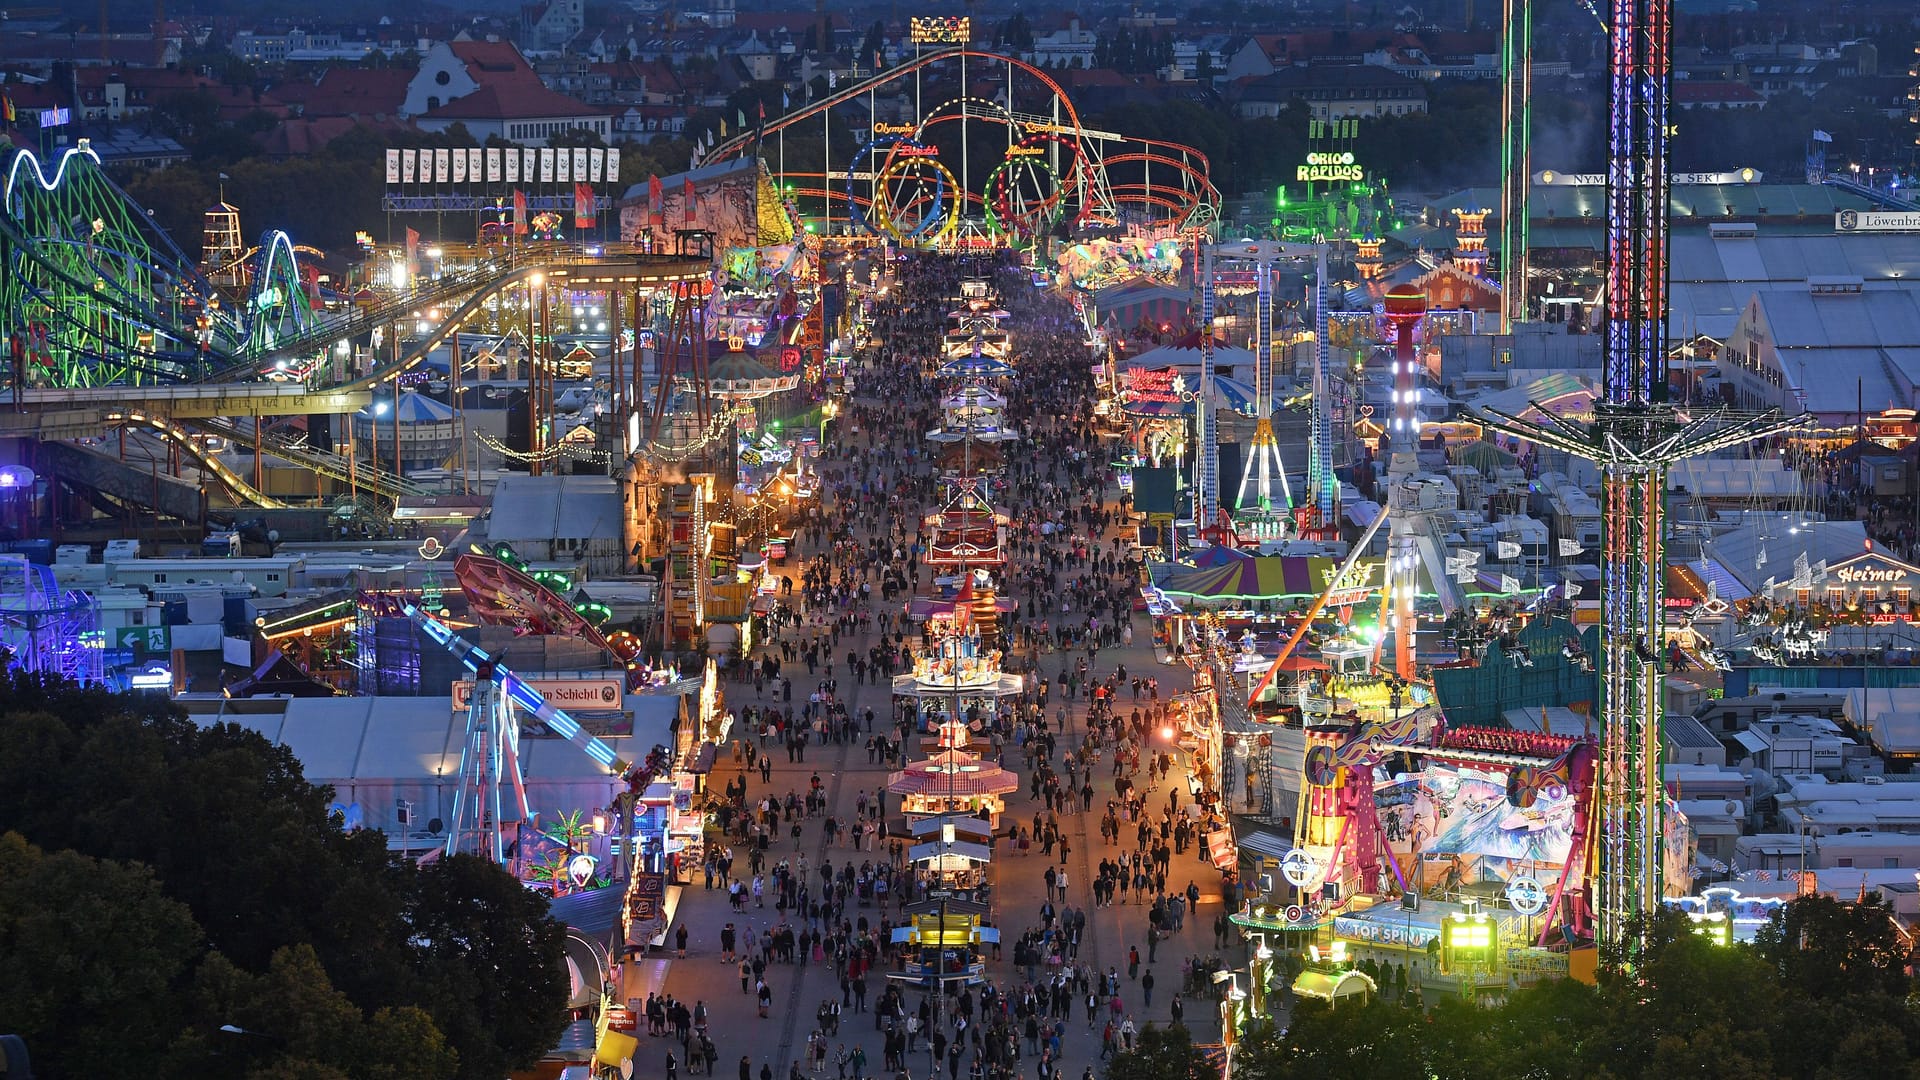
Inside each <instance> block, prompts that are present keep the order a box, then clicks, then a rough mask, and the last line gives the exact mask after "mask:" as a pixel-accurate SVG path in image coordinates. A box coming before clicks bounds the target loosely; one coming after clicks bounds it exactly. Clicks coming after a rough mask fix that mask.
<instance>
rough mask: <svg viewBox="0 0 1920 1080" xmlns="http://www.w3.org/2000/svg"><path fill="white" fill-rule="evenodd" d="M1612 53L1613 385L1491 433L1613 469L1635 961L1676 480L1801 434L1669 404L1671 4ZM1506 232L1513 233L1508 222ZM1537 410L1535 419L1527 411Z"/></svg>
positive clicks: (1657, 882) (1627, 32)
mask: <svg viewBox="0 0 1920 1080" xmlns="http://www.w3.org/2000/svg"><path fill="white" fill-rule="evenodd" d="M1607 31H1608V43H1609V59H1608V70H1609V85H1608V158H1607V298H1606V299H1607V331H1606V333H1607V340H1606V365H1605V369H1604V375H1603V378H1604V381H1605V386H1604V387H1603V388H1602V394H1601V396H1600V398H1599V399H1598V400H1596V401H1595V402H1594V406H1593V419H1592V420H1591V421H1590V422H1579V421H1571V420H1566V419H1563V418H1558V417H1554V416H1552V415H1541V416H1539V418H1538V419H1537V420H1528V419H1522V418H1521V417H1520V416H1517V415H1513V414H1508V413H1503V412H1499V411H1497V410H1491V409H1488V410H1483V415H1484V416H1485V417H1486V419H1487V423H1488V424H1489V425H1490V426H1492V427H1494V428H1496V429H1498V430H1500V431H1503V432H1506V433H1508V434H1511V435H1514V436H1516V437H1518V438H1522V439H1526V440H1529V441H1532V442H1535V443H1539V444H1540V445H1542V446H1546V447H1549V448H1552V449H1556V450H1561V451H1565V452H1567V453H1570V454H1574V455H1577V456H1580V457H1584V458H1587V459H1588V460H1591V461H1593V462H1594V463H1596V464H1597V465H1598V466H1599V467H1600V472H1601V476H1602V484H1603V496H1602V502H1601V515H1602V530H1603V536H1604V540H1603V549H1604V550H1603V554H1602V565H1601V576H1602V579H1603V581H1604V582H1605V585H1604V591H1603V593H1602V599H1601V604H1602V607H1601V619H1602V622H1603V623H1604V631H1603V634H1602V641H1603V643H1604V644H1603V645H1602V657H1601V660H1602V663H1601V669H1600V714H1601V761H1600V770H1599V771H1600V776H1599V798H1600V800H1601V803H1600V806H1601V821H1602V825H1601V836H1600V841H1599V847H1600V869H1599V875H1598V879H1597V885H1598V888H1597V890H1596V891H1597V894H1598V904H1597V906H1598V909H1599V911H1598V930H1597V932H1598V934H1599V937H1600V940H1601V941H1602V942H1605V943H1609V944H1614V945H1619V946H1623V947H1624V950H1625V951H1624V960H1625V962H1626V963H1628V964H1632V963H1633V962H1634V958H1635V957H1636V955H1637V953H1638V943H1637V942H1636V941H1635V940H1634V938H1633V931H1634V929H1635V927H1636V926H1637V924H1638V922H1639V920H1641V919H1643V918H1644V917H1645V916H1647V915H1648V914H1650V913H1651V912H1652V911H1653V910H1654V909H1655V908H1656V907H1657V906H1658V905H1659V903H1660V897H1661V893H1662V888H1661V885H1662V882H1661V877H1662V870H1661V858H1662V839H1663V835H1664V825H1665V817H1666V813H1665V809H1666V804H1665V788H1664V782H1663V778H1662V775H1661V747H1660V705H1661V692H1660V691H1661V686H1660V681H1661V677H1662V675H1663V672H1662V670H1661V666H1660V662H1659V656H1660V632H1661V627H1662V623H1663V613H1662V610H1661V609H1662V601H1663V596H1662V593H1663V591H1664V588H1663V585H1664V582H1663V572H1664V569H1665V562H1666V550H1665V549H1666V537H1665V528H1666V522H1665V520H1664V518H1663V515H1662V508H1663V503H1662V498H1663V496H1664V495H1665V493H1666V487H1667V469H1668V467H1669V466H1670V465H1671V464H1672V463H1673V462H1675V461H1677V460H1680V459H1681V458H1687V457H1694V456H1696V455H1700V454H1707V453H1711V452H1713V451H1715V450H1720V449H1724V448H1726V447H1730V446H1735V445H1738V444H1741V443H1745V442H1749V441H1752V440H1754V439H1757V438H1761V437H1763V436H1766V435H1769V434H1772V433H1773V432H1776V431H1779V430H1782V429H1784V428H1786V427H1790V426H1793V424H1795V423H1797V419H1796V420H1790V421H1783V420H1781V419H1780V418H1779V416H1778V413H1777V412H1771V411H1770V412H1768V413H1766V414H1762V415H1759V416H1751V415H1750V416H1743V417H1730V416H1726V415H1724V414H1718V413H1714V414H1697V413H1690V412H1688V411H1685V410H1681V409H1677V408H1675V407H1674V406H1673V404H1672V403H1671V402H1669V401H1668V400H1667V214H1668V197H1669V188H1670V181H1669V177H1668V171H1667V166H1668V157H1669V154H1668V143H1667V138H1668V133H1669V130H1670V128H1669V125H1668V100H1667V99H1668V91H1669V88H1670V84H1671V82H1672V79H1673V59H1672V54H1671V47H1672V42H1673V8H1672V3H1671V0H1613V5H1612V19H1611V22H1610V23H1609V25H1608V28H1607ZM1503 227H1504V226H1503ZM1528 411H1530V412H1537V410H1528Z"/></svg>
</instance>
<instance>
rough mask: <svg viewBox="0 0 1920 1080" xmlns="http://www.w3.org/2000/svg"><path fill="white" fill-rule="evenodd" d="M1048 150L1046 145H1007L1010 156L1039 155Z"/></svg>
mask: <svg viewBox="0 0 1920 1080" xmlns="http://www.w3.org/2000/svg"><path fill="white" fill-rule="evenodd" d="M1046 152H1047V148H1046V147H1044V146H1009V147H1007V156H1008V157H1010V158H1012V157H1039V156H1040V155H1041V154H1044V153H1046Z"/></svg>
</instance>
